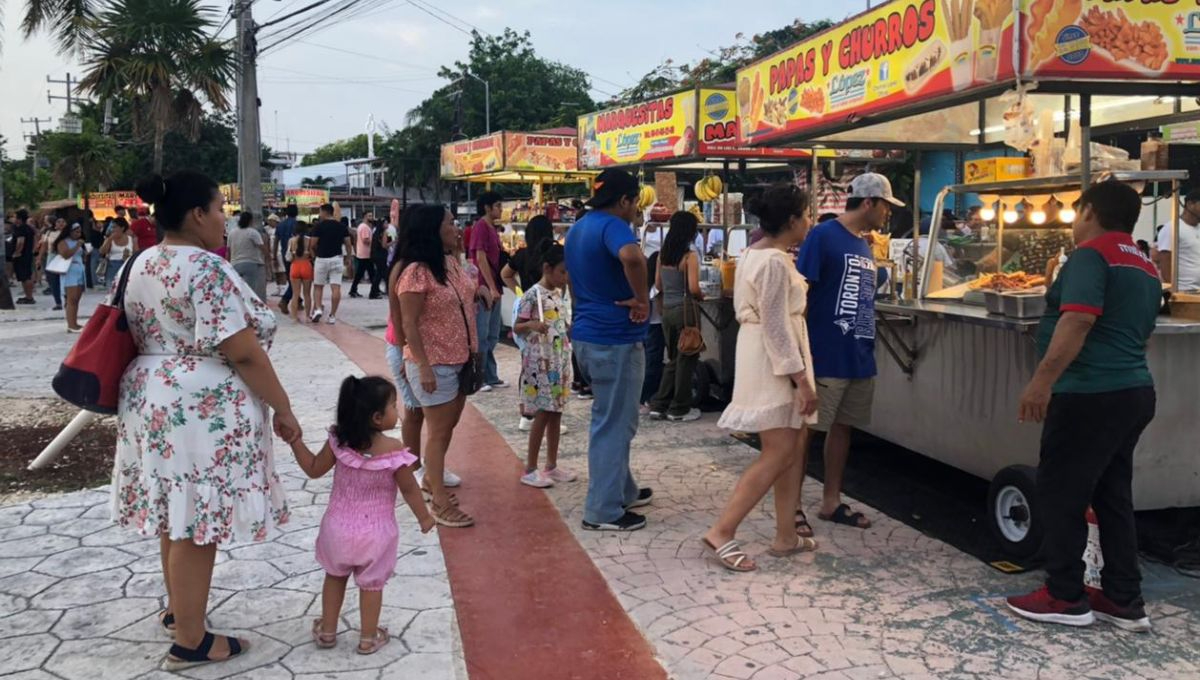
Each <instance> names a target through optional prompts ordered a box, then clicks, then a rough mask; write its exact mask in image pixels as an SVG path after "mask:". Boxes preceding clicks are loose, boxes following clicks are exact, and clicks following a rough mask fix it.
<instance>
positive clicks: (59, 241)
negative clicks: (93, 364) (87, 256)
mask: <svg viewBox="0 0 1200 680" xmlns="http://www.w3.org/2000/svg"><path fill="white" fill-rule="evenodd" d="M88 246H89V244H87V243H85V242H84V240H83V227H82V226H80V224H79V223H78V222H76V223H74V224H72V225H71V228H70V229H63V230H62V231H60V232H59V233H58V237H57V238H55V239H54V252H55V253H57V254H58V256H59V257H61V258H63V259H64V260H69V261H70V263H71V266H70V268H69V269H67V272H66V273H65V274H62V275H61V276H59V277H58V280H59V284H60V285H61V286H62V296H63V298H65V299H64V303H65V304H66V308H67V310H66V311H67V332H68V333H78V332H80V331H82V330H83V326H80V325H79V298H81V297H83V287H84V283H85V279H86V271H87V270H86V268H85V265H84V260H83V253H84V251H85V250H86V249H87V248H88Z"/></svg>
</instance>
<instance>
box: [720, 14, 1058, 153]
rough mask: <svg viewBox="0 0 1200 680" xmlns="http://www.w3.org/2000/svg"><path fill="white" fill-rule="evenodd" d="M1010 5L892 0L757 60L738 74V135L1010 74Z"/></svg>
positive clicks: (799, 128) (827, 119)
mask: <svg viewBox="0 0 1200 680" xmlns="http://www.w3.org/2000/svg"><path fill="white" fill-rule="evenodd" d="M1054 1H1055V2H1060V1H1061V0H1054ZM1012 7H1013V5H1012V1H1011V0H894V1H893V2H889V3H887V4H884V5H881V6H879V7H877V8H874V9H871V10H868V11H867V12H864V13H862V14H860V15H858V16H856V17H854V18H851V19H848V20H847V21H845V22H843V23H842V24H840V25H838V26H835V27H833V28H831V29H829V30H828V31H825V32H823V33H820V34H818V35H815V36H813V37H811V38H809V39H807V40H804V41H802V42H800V43H798V44H796V45H793V46H792V47H790V48H788V49H786V50H784V51H782V52H779V53H777V54H775V55H772V56H770V57H767V58H766V59H763V60H761V61H758V62H755V63H754V64H751V65H750V66H747V67H746V68H744V69H741V70H739V71H738V74H737V102H738V119H739V130H738V132H739V138H740V140H741V142H742V143H743V144H761V143H763V142H765V141H768V140H773V139H778V138H781V137H787V136H791V135H794V134H795V133H797V132H803V131H807V130H814V129H818V128H821V127H828V126H832V125H834V124H844V123H845V122H846V121H847V118H848V117H849V116H850V115H851V114H853V115H856V116H862V115H865V114H870V113H876V112H881V111H885V110H887V109H892V108H895V107H898V106H903V105H904V104H906V103H910V102H914V101H923V100H928V99H930V98H931V97H939V96H943V95H949V94H954V93H961V92H965V91H967V90H970V89H972V88H976V87H982V86H986V85H988V84H991V83H994V82H996V81H999V80H1005V79H1008V78H1012V77H1013V75H1014V70H1013V60H1012V51H1013V48H1012V43H1013V40H1012V35H1013V33H1012V32H1013V18H1014V17H1013V11H1012Z"/></svg>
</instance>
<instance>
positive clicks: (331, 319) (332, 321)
mask: <svg viewBox="0 0 1200 680" xmlns="http://www.w3.org/2000/svg"><path fill="white" fill-rule="evenodd" d="M325 323H327V324H329V325H330V326H332V325H333V324H335V323H337V319H335V318H333V317H332V316H331V317H329V320H328V321H326V322H325Z"/></svg>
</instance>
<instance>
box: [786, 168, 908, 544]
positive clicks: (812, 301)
mask: <svg viewBox="0 0 1200 680" xmlns="http://www.w3.org/2000/svg"><path fill="white" fill-rule="evenodd" d="M892 206H896V207H903V206H904V204H903V203H901V202H900V201H898V200H896V198H895V196H893V195H892V183H891V182H889V181H888V179H887V178H886V177H884V176H883V175H879V174H876V173H873V172H867V173H863V174H861V175H859V176H858V177H855V178H854V180H853V181H851V182H850V197H849V198H847V199H846V212H845V213H843V214H842V215H840V216H838V217H837V218H836V219H832V220H829V221H827V222H822V223H821V224H819V225H817V226H816V227H815V228H813V230H812V231H811V232H809V234H808V238H807V239H805V240H804V245H803V246H801V248H800V256H799V258H797V260H796V266H797V268H798V269H799V270H800V273H801V274H803V275H804V278H806V279H808V335H809V343H810V345H811V346H812V355H813V372H814V377H815V378H816V381H817V397H818V400H819V402H820V409H819V412H818V416H817V424H816V425H813V426H811V427H810V428H809V429H812V430H816V431H817V432H825V433H826V437H825V492H824V498H823V500H822V503H821V512H820V513H819V514H818V517H820V518H821V519H823V520H825V521H827V522H836V523H838V524H845V525H847V526H852V527H858V528H860V529H866V528H868V527H870V526H871V522H870V520H868V519H867V518H866V517H865V516H864V515H863V514H862V513H861V512H851V510H850V506H848V505H846V504H844V503H842V483H843V480H844V477H845V473H846V461H847V459H848V458H849V457H850V433H851V431H852V430H853V428H855V427H864V426H866V425H867V424H869V423H870V422H871V402H872V401H873V399H874V396H875V290H876V288H877V285H878V282H877V280H876V277H877V275H878V274H877V272H876V268H875V257H874V255H872V253H871V246H870V245H868V244H867V241H866V239H865V238H864V237H865V236H866V234H867V233H868V232H871V231H875V230H879V229H883V228H884V227H886V226H887V224H888V222H889V220H890V219H891V215H892ZM805 432H806V433H807V432H808V430H805ZM803 450H804V452H805V455H806V456H807V453H808V436H807V434H806V435H805V441H804V442H803ZM804 462H805V463H807V462H808V461H807V458H806V459H805V461H804ZM797 521H798V522H802V524H801V525H798V526H800V528H801V530H802V531H803V530H805V529H807V531H805V532H804V533H805V534H809V535H811V527H809V526H808V521H807V518H805V517H804V513H803V511H802V510H797Z"/></svg>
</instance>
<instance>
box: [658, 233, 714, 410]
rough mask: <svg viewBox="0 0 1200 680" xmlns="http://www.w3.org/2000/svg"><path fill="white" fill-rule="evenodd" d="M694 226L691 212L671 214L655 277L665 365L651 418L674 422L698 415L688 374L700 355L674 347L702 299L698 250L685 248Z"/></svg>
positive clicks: (696, 321) (695, 320) (694, 322)
mask: <svg viewBox="0 0 1200 680" xmlns="http://www.w3.org/2000/svg"><path fill="white" fill-rule="evenodd" d="M699 225H700V220H698V219H696V216H695V215H693V214H692V213H690V212H686V211H683V210H681V211H679V212H676V213H675V214H674V215H671V229H670V230H669V231H668V232H667V237H666V239H664V240H663V247H662V250H660V251H659V253H658V276H657V278H656V279H655V282H654V285H655V287H656V288H658V289H659V291H660V294H659V296H658V305H659V313H660V314H662V334H663V346H664V347H665V349H666V353H667V365H666V367H665V368H664V369H663V373H662V380H661V381H660V383H659V386H658V392H657V393H656V394H655V395H654V397H653V398H652V399H651V400H650V417H651V418H655V419H662V418H666V419H667V420H670V421H672V422H677V423H684V422H690V421H693V420H699V418H700V409H698V408H695V406H694V404H693V402H694V399H693V395H692V377H693V376H694V375H695V373H696V363H697V362H698V361H699V360H700V356H699V355H698V354H684V353H682V352H680V351H679V338H680V335H681V334H682V333H683V329H684V328H689V327H692V328H696V327H699V326H700V313H699V312H698V311H696V307H697V305H696V300H703V299H704V295H703V294H702V293H701V292H700V255H699V254H698V253H697V252H696V251H695V250H693V249H691V248H689V245H690V244H691V243H692V242H693V240H694V239H695V237H696V235H697V228H698V227H699Z"/></svg>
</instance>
